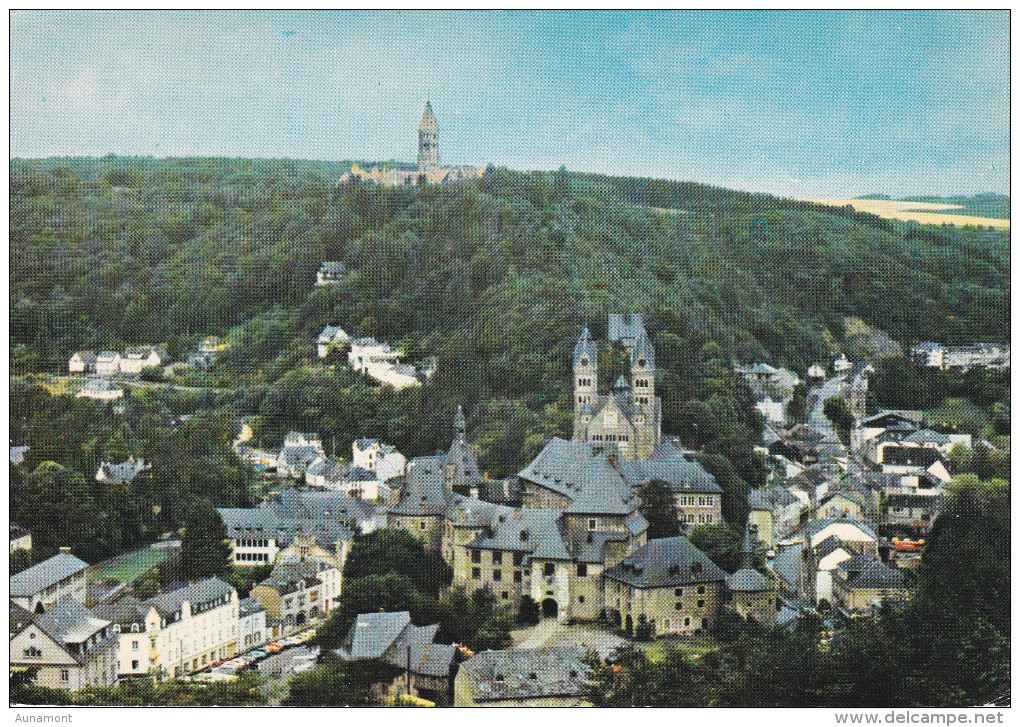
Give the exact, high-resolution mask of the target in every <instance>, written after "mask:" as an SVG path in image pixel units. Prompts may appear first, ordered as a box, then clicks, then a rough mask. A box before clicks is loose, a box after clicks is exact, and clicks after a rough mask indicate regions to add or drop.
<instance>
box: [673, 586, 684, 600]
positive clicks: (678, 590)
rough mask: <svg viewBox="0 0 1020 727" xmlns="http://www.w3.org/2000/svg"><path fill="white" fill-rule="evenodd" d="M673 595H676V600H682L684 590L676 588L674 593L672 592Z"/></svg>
mask: <svg viewBox="0 0 1020 727" xmlns="http://www.w3.org/2000/svg"><path fill="white" fill-rule="evenodd" d="M673 593H674V595H676V597H677V598H683V595H684V589H683V588H677V589H676V590H675V591H673Z"/></svg>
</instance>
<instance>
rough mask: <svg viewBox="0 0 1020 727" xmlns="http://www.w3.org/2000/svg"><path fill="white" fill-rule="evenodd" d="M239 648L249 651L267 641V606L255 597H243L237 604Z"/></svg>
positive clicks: (239, 649)
mask: <svg viewBox="0 0 1020 727" xmlns="http://www.w3.org/2000/svg"><path fill="white" fill-rule="evenodd" d="M237 608H238V611H237V614H238V616H237V650H238V651H247V650H248V649H251V648H253V647H256V646H259V645H261V644H264V643H266V640H267V639H268V638H269V636H268V633H267V628H266V608H265V606H263V605H262V604H261V603H259V602H258V601H256V600H255V599H254V598H251V597H248V598H244V599H241V601H240V602H239V603H238V604H237Z"/></svg>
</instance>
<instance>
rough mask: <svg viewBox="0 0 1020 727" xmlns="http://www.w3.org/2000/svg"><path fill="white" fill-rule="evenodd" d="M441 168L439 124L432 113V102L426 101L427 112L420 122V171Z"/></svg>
mask: <svg viewBox="0 0 1020 727" xmlns="http://www.w3.org/2000/svg"><path fill="white" fill-rule="evenodd" d="M438 168H439V124H437V123H436V116H435V114H433V113H432V102H431V101H426V102H425V113H423V114H422V115H421V123H420V124H418V171H419V172H426V171H432V170H433V169H438Z"/></svg>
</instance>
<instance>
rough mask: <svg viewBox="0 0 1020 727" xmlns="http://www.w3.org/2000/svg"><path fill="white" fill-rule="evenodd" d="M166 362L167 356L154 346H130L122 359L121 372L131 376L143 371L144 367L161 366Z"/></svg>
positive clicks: (125, 350)
mask: <svg viewBox="0 0 1020 727" xmlns="http://www.w3.org/2000/svg"><path fill="white" fill-rule="evenodd" d="M164 363H166V357H165V356H164V355H163V354H162V353H161V351H160V350H159V349H158V348H153V347H152V346H129V347H128V348H126V349H124V355H123V356H122V357H121V359H120V372H121V373H122V374H128V375H130V376H136V375H138V374H140V373H142V369H146V368H159V367H160V366H162V365H163V364H164Z"/></svg>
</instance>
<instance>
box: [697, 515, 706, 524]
mask: <svg viewBox="0 0 1020 727" xmlns="http://www.w3.org/2000/svg"><path fill="white" fill-rule="evenodd" d="M698 524H699V525H704V524H705V516H704V515H698Z"/></svg>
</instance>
